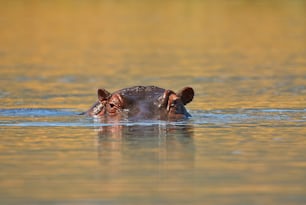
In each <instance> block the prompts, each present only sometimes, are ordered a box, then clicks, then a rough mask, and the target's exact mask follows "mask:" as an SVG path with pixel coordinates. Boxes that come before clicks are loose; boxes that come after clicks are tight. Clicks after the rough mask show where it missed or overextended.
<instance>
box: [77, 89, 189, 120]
mask: <svg viewBox="0 0 306 205" xmlns="http://www.w3.org/2000/svg"><path fill="white" fill-rule="evenodd" d="M97 93H98V101H97V102H96V103H94V105H93V106H92V107H91V108H90V109H89V110H88V111H86V112H84V113H83V114H87V115H89V116H94V117H103V118H104V117H105V118H112V119H114V118H115V119H118V118H119V119H122V118H128V119H137V120H141V119H145V120H146V119H152V120H180V119H186V118H188V117H191V115H190V114H189V113H188V112H187V110H186V108H185V105H186V104H188V103H190V102H191V101H192V100H193V97H194V90H193V89H192V88H191V87H184V88H183V89H181V90H180V91H178V92H177V93H175V92H174V91H172V90H168V89H163V88H159V87H156V86H134V87H129V88H124V89H121V90H118V91H116V92H113V93H110V92H108V91H107V90H105V89H98V92H97Z"/></svg>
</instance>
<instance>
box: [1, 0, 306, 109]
mask: <svg viewBox="0 0 306 205" xmlns="http://www.w3.org/2000/svg"><path fill="white" fill-rule="evenodd" d="M0 3H1V7H0V45H1V46H0V76H1V81H0V87H1V89H0V97H1V98H2V99H1V101H2V103H1V104H2V106H4V107H29V106H31V107H41V106H43V107H69V108H77V109H85V108H87V106H88V103H92V101H93V100H95V99H96V89H97V88H98V87H102V88H106V89H108V90H110V91H115V90H117V89H121V88H123V87H128V86H133V85H157V86H161V87H166V88H169V89H173V90H178V89H180V88H181V87H183V86H186V85H190V86H193V87H194V88H195V90H196V94H197V96H196V98H195V100H196V101H195V103H194V104H193V105H192V104H191V105H190V106H192V108H197V109H198V108H199V109H214V108H220V107H221V108H224V107H237V106H238V107H270V106H272V107H292V106H293V107H300V106H302V104H303V103H302V102H301V98H303V100H304V99H305V98H304V97H302V96H303V95H304V94H305V75H306V74H305V73H306V59H305V56H306V51H305V45H306V26H305V25H306V23H305V21H306V20H305V19H306V14H305V1H302V0H301V1H299V0H294V1H289V0H283V1H260V0H259V1H247V0H237V1H197V0H191V1H184V0H181V1H141V2H140V1H133V0H126V1H69V0H65V1H19V0H14V1H0ZM280 93H281V94H280ZM3 96H5V98H4V99H3ZM25 96H27V97H25ZM21 98H23V99H21ZM289 98H290V99H289ZM250 99H251V100H250Z"/></svg>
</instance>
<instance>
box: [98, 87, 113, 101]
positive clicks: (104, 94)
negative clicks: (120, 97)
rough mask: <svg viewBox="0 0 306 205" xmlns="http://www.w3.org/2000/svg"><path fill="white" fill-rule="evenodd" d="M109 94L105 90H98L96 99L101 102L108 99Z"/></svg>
mask: <svg viewBox="0 0 306 205" xmlns="http://www.w3.org/2000/svg"><path fill="white" fill-rule="evenodd" d="M109 96H111V94H110V93H109V92H108V91H107V90H105V89H98V99H99V101H103V100H106V99H108V98H109Z"/></svg>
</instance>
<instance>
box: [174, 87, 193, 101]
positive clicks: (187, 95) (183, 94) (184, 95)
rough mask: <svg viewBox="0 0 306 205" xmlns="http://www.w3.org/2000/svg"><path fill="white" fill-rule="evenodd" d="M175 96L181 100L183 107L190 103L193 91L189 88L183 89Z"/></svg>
mask: <svg viewBox="0 0 306 205" xmlns="http://www.w3.org/2000/svg"><path fill="white" fill-rule="evenodd" d="M177 96H178V97H179V98H180V99H181V100H182V102H183V103H184V105H186V104H188V103H190V102H191V101H192V99H193V96H194V91H193V89H192V88H191V87H185V88H183V89H182V90H180V91H179V92H178V93H177Z"/></svg>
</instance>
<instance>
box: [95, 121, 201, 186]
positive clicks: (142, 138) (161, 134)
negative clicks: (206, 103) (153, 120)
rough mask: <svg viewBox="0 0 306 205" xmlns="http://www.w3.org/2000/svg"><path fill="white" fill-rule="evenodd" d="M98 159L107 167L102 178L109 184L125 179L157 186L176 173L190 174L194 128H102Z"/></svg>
mask: <svg viewBox="0 0 306 205" xmlns="http://www.w3.org/2000/svg"><path fill="white" fill-rule="evenodd" d="M98 156H99V160H100V162H101V164H102V165H103V166H105V167H108V168H107V169H106V170H105V172H107V173H104V174H107V175H108V177H109V178H110V180H111V179H113V178H118V177H122V176H126V175H128V176H129V177H132V178H135V177H140V178H142V177H146V178H147V179H148V178H151V180H158V181H159V182H160V180H163V179H164V178H165V177H167V175H173V174H175V173H176V172H182V171H183V170H184V171H183V172H185V173H190V172H193V171H192V169H193V165H194V156H195V146H194V143H193V127H192V126H191V125H181V126H179V125H169V124H160V125H151V126H139V125H135V126H124V125H114V126H106V127H101V128H100V130H99V131H98ZM152 162H153V163H152ZM173 165H175V166H173ZM134 167H138V169H139V170H135V169H134ZM139 175H140V176H139ZM152 177H153V178H152ZM138 180H139V179H138ZM158 181H155V182H156V183H157V182H158Z"/></svg>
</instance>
